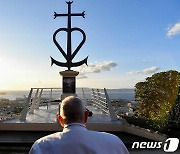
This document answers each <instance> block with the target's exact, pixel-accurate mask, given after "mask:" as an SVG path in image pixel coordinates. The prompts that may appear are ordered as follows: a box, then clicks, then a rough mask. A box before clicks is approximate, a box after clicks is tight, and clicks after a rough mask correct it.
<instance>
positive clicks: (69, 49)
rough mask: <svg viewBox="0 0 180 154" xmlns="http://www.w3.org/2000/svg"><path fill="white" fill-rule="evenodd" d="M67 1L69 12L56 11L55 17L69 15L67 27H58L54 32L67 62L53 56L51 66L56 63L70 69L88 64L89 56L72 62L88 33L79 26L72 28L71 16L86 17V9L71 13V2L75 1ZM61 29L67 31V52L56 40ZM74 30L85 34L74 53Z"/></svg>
mask: <svg viewBox="0 0 180 154" xmlns="http://www.w3.org/2000/svg"><path fill="white" fill-rule="evenodd" d="M66 3H67V4H68V13H67V14H57V13H56V12H54V19H55V18H56V17H68V25H67V28H59V29H57V30H56V31H55V32H54V35H53V42H54V44H55V45H56V46H57V48H58V49H59V51H60V52H61V53H62V55H63V56H64V58H65V59H66V63H63V62H59V61H57V60H55V59H53V58H52V57H51V66H52V65H53V64H56V65H57V66H60V67H67V68H68V70H70V69H71V67H77V66H80V65H83V64H86V65H87V59H88V56H87V57H86V58H85V59H84V60H81V61H79V62H75V63H73V62H72V60H73V58H74V57H75V56H76V54H77V53H78V51H79V50H80V48H81V47H82V46H83V44H84V43H85V41H86V34H85V32H84V31H83V30H82V29H80V28H77V27H74V28H71V17H73V16H81V17H83V18H85V11H83V12H82V13H71V4H72V3H73V1H72V2H71V1H69V2H66ZM61 31H65V32H67V54H66V53H65V52H64V50H63V49H62V47H61V46H60V45H59V43H58V42H57V40H56V35H57V33H59V32H61ZM73 31H79V32H80V33H81V34H82V35H83V39H82V41H81V42H80V44H79V45H78V46H77V48H76V49H75V51H74V52H73V53H72V45H71V33H72V32H73Z"/></svg>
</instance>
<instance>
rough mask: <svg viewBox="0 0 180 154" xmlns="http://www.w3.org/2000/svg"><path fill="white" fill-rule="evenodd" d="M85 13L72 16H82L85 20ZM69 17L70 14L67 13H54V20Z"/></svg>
mask: <svg viewBox="0 0 180 154" xmlns="http://www.w3.org/2000/svg"><path fill="white" fill-rule="evenodd" d="M85 15H86V14H85V11H83V12H82V13H72V14H71V16H82V17H83V18H85ZM66 16H68V14H66V13H61V14H58V13H56V12H54V19H56V17H66Z"/></svg>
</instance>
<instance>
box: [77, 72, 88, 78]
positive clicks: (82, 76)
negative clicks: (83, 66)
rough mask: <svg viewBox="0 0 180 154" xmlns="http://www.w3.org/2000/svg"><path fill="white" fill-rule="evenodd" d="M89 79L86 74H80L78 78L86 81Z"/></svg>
mask: <svg viewBox="0 0 180 154" xmlns="http://www.w3.org/2000/svg"><path fill="white" fill-rule="evenodd" d="M86 78H88V77H87V76H86V75H85V74H84V73H79V75H78V76H77V79H86Z"/></svg>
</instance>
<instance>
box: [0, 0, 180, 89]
mask: <svg viewBox="0 0 180 154" xmlns="http://www.w3.org/2000/svg"><path fill="white" fill-rule="evenodd" d="M54 11H55V12H57V13H67V4H66V3H65V1H64V0H29V1H27V0H0V90H7V89H8V90H29V89H30V88H31V87H61V86H62V84H61V82H62V81H61V80H62V78H61V76H60V75H59V71H63V70H65V69H66V68H60V67H57V66H56V65H53V66H52V67H51V66H50V65H51V62H50V56H52V57H53V58H54V59H57V60H59V61H61V62H65V60H64V57H63V56H62V55H61V53H60V52H59V50H58V49H57V48H56V46H55V45H54V43H53V41H52V36H53V33H54V32H55V31H56V30H57V29H58V28H61V27H67V18H66V17H63V18H62V17H61V18H56V19H53V15H54ZM82 11H85V14H86V15H85V19H84V18H82V17H73V18H72V27H79V28H81V29H83V30H84V31H85V33H86V36H87V40H86V42H85V44H84V46H83V47H82V48H81V50H80V51H79V52H78V54H77V55H76V57H75V59H74V61H79V60H82V59H84V58H85V57H86V56H89V59H88V67H87V66H84V65H83V66H81V67H78V68H72V69H73V70H78V71H80V75H79V76H78V79H77V87H97V88H103V87H106V88H133V87H134V85H135V84H136V83H137V82H139V81H143V80H144V79H145V78H146V77H148V76H151V75H152V74H153V73H156V72H161V71H167V70H171V69H173V70H178V71H180V60H179V59H180V1H179V0H114V1H111V0H74V3H73V4H72V12H73V13H81V12H82ZM61 36H62V37H61ZM72 39H73V48H75V46H77V45H78V42H79V41H80V40H81V35H80V34H78V33H76V32H75V33H74V35H73V36H72ZM58 40H59V41H60V44H62V46H63V47H64V48H66V34H65V33H63V34H62V35H61V34H59V35H58Z"/></svg>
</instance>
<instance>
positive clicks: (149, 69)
mask: <svg viewBox="0 0 180 154" xmlns="http://www.w3.org/2000/svg"><path fill="white" fill-rule="evenodd" d="M159 69H160V67H157V66H153V67H151V68H147V69H144V70H142V71H131V72H127V74H129V75H137V74H140V75H141V74H153V73H156V72H157V71H158V70H159Z"/></svg>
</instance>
